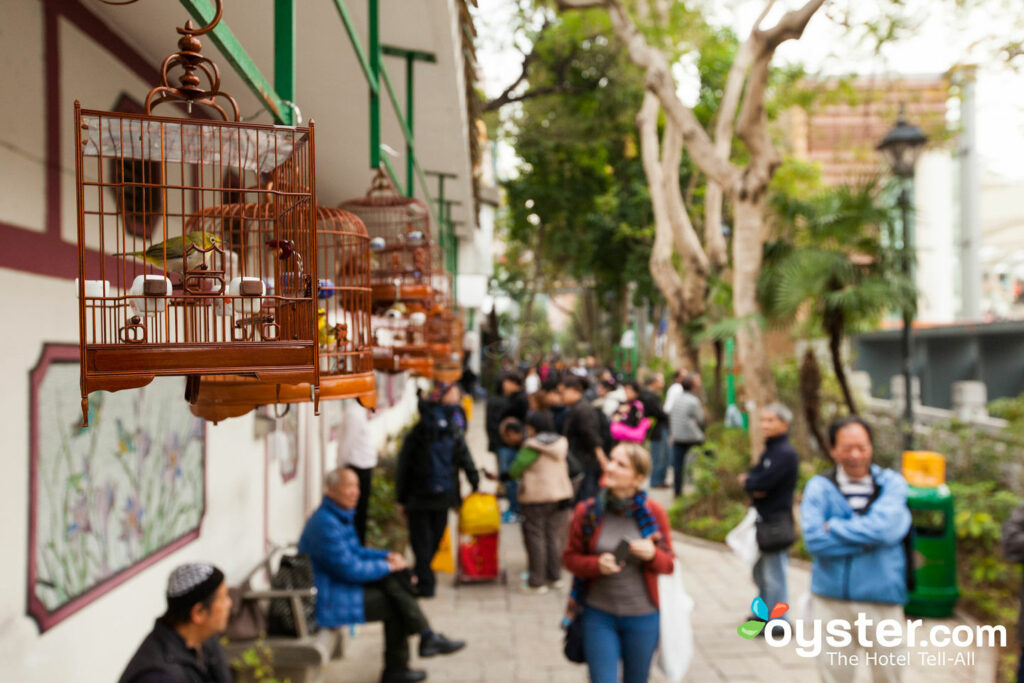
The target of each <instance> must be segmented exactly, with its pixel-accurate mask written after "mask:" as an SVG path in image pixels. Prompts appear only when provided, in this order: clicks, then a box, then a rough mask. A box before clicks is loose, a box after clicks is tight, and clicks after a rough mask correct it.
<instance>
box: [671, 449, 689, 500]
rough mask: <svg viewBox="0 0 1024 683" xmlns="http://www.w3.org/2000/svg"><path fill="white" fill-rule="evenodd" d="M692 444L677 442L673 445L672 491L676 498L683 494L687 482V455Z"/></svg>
mask: <svg viewBox="0 0 1024 683" xmlns="http://www.w3.org/2000/svg"><path fill="white" fill-rule="evenodd" d="M692 446H693V444H692V443H684V442H678V441H677V442H676V443H674V444H672V470H673V473H672V491H673V492H674V493H675V494H676V498H678V497H679V496H681V495H682V493H683V484H684V483H685V481H686V454H687V453H689V452H690V448H691V447H692Z"/></svg>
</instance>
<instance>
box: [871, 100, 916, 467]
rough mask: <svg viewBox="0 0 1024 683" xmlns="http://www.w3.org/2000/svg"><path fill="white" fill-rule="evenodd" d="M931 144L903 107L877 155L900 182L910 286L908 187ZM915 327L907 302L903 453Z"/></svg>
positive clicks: (909, 419)
mask: <svg viewBox="0 0 1024 683" xmlns="http://www.w3.org/2000/svg"><path fill="white" fill-rule="evenodd" d="M927 142H928V136H927V135H925V134H924V132H923V131H922V130H921V129H920V128H918V127H917V126H915V125H913V124H910V123H907V121H906V119H905V118H904V115H903V108H902V107H900V114H899V118H898V119H897V121H896V125H895V126H893V127H892V128H891V129H890V130H889V132H888V133H886V134H885V137H884V138H882V141H881V142H880V143H878V151H880V152H881V153H882V155H883V156H885V160H886V161H887V162H888V164H889V168H890V169H891V170H892V172H893V175H895V176H896V177H897V178H899V179H900V196H899V199H898V200H897V203H898V204H899V207H900V223H901V225H902V229H903V264H902V265H903V274H904V276H905V277H906V278H907V281H908V282H913V268H912V263H913V258H914V252H913V244H912V242H913V232H912V231H911V228H910V193H909V191H908V186H910V185H911V184H912V183H913V180H914V167H915V165H916V164H917V159H918V157H919V156H920V155H921V152H922V150H923V149H924V145H925V143H927ZM913 323H914V306H913V303H912V302H905V303H904V306H903V338H902V347H903V389H904V398H905V399H906V406H905V408H904V411H903V419H904V422H905V424H904V425H903V447H904V450H907V451H910V450H913V449H914V401H913V391H912V380H913V369H912V368H911V349H912V347H911V337H910V335H911V328H912V327H913Z"/></svg>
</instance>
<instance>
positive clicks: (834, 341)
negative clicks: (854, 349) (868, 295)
mask: <svg viewBox="0 0 1024 683" xmlns="http://www.w3.org/2000/svg"><path fill="white" fill-rule="evenodd" d="M844 322H845V321H844V320H843V312H842V311H840V310H826V311H825V320H824V323H825V329H826V330H827V331H828V351H829V355H830V356H832V370H833V372H835V373H836V381H838V382H839V388H840V389H841V390H842V392H843V400H844V401H846V408H847V410H849V411H850V413H851V414H853V415H856V414H857V402H856V401H855V400H854V398H853V392H851V391H850V384H849V382H848V381H847V378H846V368H845V367H843V331H844V330H845V328H846V325H845V324H844Z"/></svg>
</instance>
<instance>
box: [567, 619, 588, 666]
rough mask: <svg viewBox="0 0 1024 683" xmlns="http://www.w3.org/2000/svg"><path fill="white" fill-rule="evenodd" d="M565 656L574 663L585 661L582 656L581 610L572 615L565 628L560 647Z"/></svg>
mask: <svg viewBox="0 0 1024 683" xmlns="http://www.w3.org/2000/svg"><path fill="white" fill-rule="evenodd" d="M562 651H563V652H564V653H565V658H566V659H568V660H569V661H570V662H573V663H575V664H582V663H583V662H585V661H587V660H586V658H585V657H584V656H583V610H582V609H580V611H579V613H577V614H576V616H575V617H573V619H572V621H570V622H569V626H568V628H566V629H565V645H564V646H563V648H562Z"/></svg>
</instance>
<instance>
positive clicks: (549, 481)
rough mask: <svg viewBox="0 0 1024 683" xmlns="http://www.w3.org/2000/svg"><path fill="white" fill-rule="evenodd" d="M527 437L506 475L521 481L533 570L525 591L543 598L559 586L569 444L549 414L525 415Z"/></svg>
mask: <svg viewBox="0 0 1024 683" xmlns="http://www.w3.org/2000/svg"><path fill="white" fill-rule="evenodd" d="M526 437H527V438H526V440H525V441H524V442H523V447H522V448H520V449H519V453H518V454H517V455H516V459H515V460H514V461H513V462H512V466H511V467H510V468H509V471H508V473H509V476H510V477H512V478H513V479H518V480H520V482H519V504H520V508H521V510H522V512H523V545H525V546H526V560H527V566H528V567H529V570H530V576H529V579H528V580H527V582H526V585H524V586H523V592H524V593H531V594H543V593H547V592H548V586H547V584H551V585H552V586H556V587H557V586H559V585H561V584H560V581H561V573H562V563H561V558H562V551H563V550H565V537H566V532H567V531H568V528H569V513H570V510H571V508H572V498H573V493H574V491H573V486H572V481H571V480H570V479H569V468H568V466H567V458H568V456H569V441H568V439H566V438H565V437H564V436H562V435H561V434H559V433H557V432H556V431H555V421H554V419H553V418H552V416H551V413H549V412H548V411H546V410H541V411H537V412H533V413H530V414H529V415H527V416H526Z"/></svg>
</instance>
